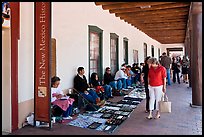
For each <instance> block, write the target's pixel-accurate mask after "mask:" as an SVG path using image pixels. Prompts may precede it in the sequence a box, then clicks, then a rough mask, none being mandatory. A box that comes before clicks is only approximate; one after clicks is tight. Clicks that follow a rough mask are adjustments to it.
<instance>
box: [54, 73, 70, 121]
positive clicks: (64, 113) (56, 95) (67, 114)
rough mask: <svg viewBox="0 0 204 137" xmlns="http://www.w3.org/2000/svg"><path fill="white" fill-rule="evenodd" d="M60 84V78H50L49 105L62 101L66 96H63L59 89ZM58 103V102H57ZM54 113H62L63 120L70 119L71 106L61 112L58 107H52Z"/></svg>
mask: <svg viewBox="0 0 204 137" xmlns="http://www.w3.org/2000/svg"><path fill="white" fill-rule="evenodd" d="M59 84H60V78H59V77H56V76H54V77H52V79H51V96H52V97H51V103H52V104H53V103H54V102H55V101H58V100H59V99H62V98H63V97H66V95H64V94H63V91H62V90H61V89H60V88H59ZM58 103H59V102H58ZM54 108H55V110H54V111H60V112H62V117H63V119H72V117H71V115H72V109H73V104H72V103H71V104H69V107H68V108H67V109H66V111H64V110H62V109H61V108H60V107H59V106H57V105H55V106H54ZM60 112H58V114H59V113H60Z"/></svg>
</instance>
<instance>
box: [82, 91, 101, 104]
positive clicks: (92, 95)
mask: <svg viewBox="0 0 204 137" xmlns="http://www.w3.org/2000/svg"><path fill="white" fill-rule="evenodd" d="M88 92H89V94H88V95H87V94H85V93H81V94H82V96H83V97H85V98H86V99H87V100H88V101H90V102H91V103H94V104H96V99H97V98H99V97H98V95H97V93H96V92H95V91H94V90H93V89H90V90H88Z"/></svg>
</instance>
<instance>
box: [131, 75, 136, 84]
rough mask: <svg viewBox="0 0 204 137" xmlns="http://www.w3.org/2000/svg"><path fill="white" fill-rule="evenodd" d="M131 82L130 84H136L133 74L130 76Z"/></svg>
mask: <svg viewBox="0 0 204 137" xmlns="http://www.w3.org/2000/svg"><path fill="white" fill-rule="evenodd" d="M131 82H132V84H136V77H135V76H131Z"/></svg>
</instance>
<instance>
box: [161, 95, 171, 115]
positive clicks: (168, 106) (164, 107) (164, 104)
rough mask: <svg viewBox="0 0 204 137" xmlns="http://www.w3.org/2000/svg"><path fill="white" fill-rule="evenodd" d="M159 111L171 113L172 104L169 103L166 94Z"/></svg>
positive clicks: (163, 96)
mask: <svg viewBox="0 0 204 137" xmlns="http://www.w3.org/2000/svg"><path fill="white" fill-rule="evenodd" d="M159 110H160V112H165V113H171V102H170V101H168V97H167V95H166V94H163V95H162V99H161V101H159Z"/></svg>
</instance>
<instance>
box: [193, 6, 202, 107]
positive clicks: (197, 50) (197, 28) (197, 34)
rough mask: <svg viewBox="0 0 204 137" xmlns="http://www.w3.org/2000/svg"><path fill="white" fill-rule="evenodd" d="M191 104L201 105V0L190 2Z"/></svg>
mask: <svg viewBox="0 0 204 137" xmlns="http://www.w3.org/2000/svg"><path fill="white" fill-rule="evenodd" d="M191 36H192V45H191V53H192V57H191V61H192V62H191V64H192V67H191V68H192V73H191V74H192V76H191V78H192V105H193V106H202V2H193V3H192V35H191Z"/></svg>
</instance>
